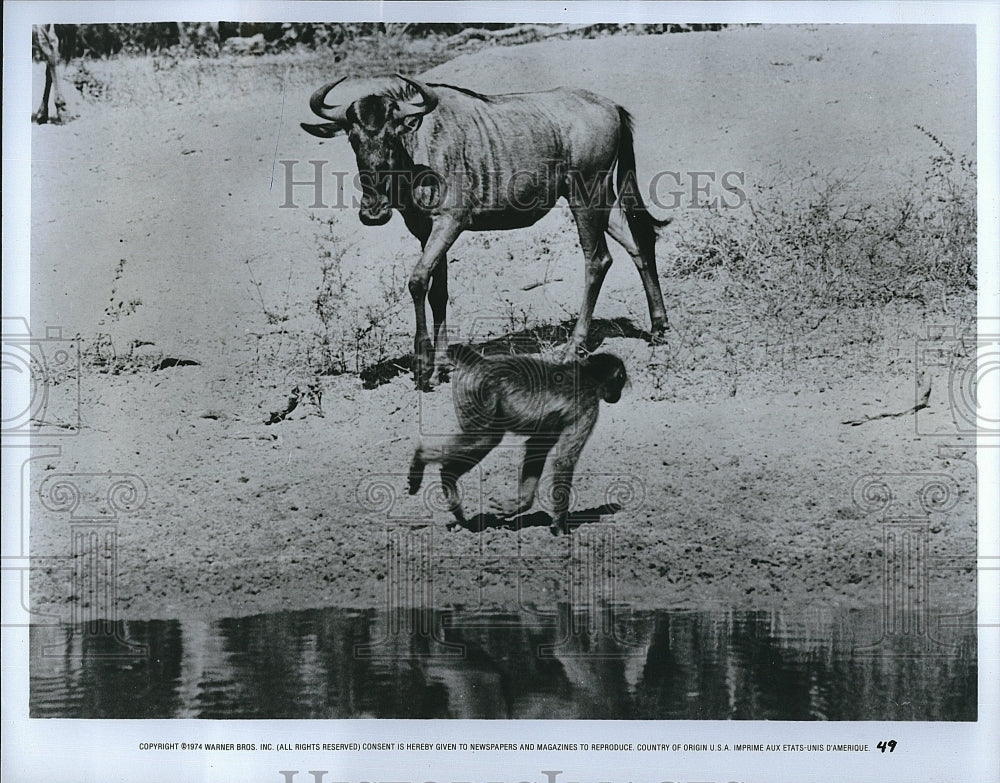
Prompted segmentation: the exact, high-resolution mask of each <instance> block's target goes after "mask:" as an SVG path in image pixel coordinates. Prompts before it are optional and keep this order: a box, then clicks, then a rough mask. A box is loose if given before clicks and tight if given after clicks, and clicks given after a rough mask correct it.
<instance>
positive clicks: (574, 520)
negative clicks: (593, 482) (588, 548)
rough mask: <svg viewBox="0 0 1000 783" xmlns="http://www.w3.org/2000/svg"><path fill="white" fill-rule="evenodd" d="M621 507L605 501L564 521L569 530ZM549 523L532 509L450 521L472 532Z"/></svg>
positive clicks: (619, 509) (546, 515)
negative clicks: (463, 521) (460, 521)
mask: <svg viewBox="0 0 1000 783" xmlns="http://www.w3.org/2000/svg"><path fill="white" fill-rule="evenodd" d="M621 508H622V507H621V505H620V504H618V503H605V504H604V505H603V506H597V507H596V508H588V509H583V510H582V511H574V512H572V513H571V514H570V515H569V518H568V519H567V520H566V521H567V523H568V525H569V528H570V530H573V529H575V528H577V527H579V526H580V525H586V524H593V523H594V522H600V521H601V517H602V516H608V515H611V514H616V513H617V512H619V511H621ZM551 524H552V517H550V516H549V515H548V514H546V513H545V512H544V511H532V512H529V513H527V514H519V515H517V516H516V517H501V516H499V515H497V514H493V513H490V512H488V511H487V512H485V513H482V514H476V515H475V516H474V517H472V518H471V519H468V520H466V522H465V524H464V525H462V524H460V523H458V522H454V523H452V525H453V526H458V527H462V528H465V529H466V530H471V531H472V532H473V533H479V532H481V531H483V530H490V529H493V528H505V529H507V530H524V529H526V528H529V527H549V525H551Z"/></svg>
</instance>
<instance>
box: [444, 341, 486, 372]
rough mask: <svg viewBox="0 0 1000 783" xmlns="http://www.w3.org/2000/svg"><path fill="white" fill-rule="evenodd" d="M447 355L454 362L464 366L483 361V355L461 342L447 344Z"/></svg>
mask: <svg viewBox="0 0 1000 783" xmlns="http://www.w3.org/2000/svg"><path fill="white" fill-rule="evenodd" d="M448 356H450V357H451V359H452V361H454V362H455V363H456V364H458V365H460V366H465V367H471V366H472V365H474V364H478V363H479V362H481V361H484V359H483V355H482V354H481V353H479V351H477V350H475V349H474V348H471V347H470V346H468V345H461V344H459V345H450V346H448Z"/></svg>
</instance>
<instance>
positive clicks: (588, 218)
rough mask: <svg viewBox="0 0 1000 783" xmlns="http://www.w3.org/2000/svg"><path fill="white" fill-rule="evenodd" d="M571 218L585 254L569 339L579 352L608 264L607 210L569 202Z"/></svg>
mask: <svg viewBox="0 0 1000 783" xmlns="http://www.w3.org/2000/svg"><path fill="white" fill-rule="evenodd" d="M570 209H571V210H572V211H573V219H574V220H575V221H576V229H577V233H578V234H579V235H580V246H581V247H582V248H583V257H584V284H583V285H584V287H583V304H582V305H581V306H580V315H579V316H578V317H577V319H576V327H575V328H574V329H573V335H572V337H571V338H570V343H569V349H570V350H576V351H580V350H581V349H582V348H583V347H584V345H585V344H586V342H587V332H588V331H589V330H590V319H591V317H592V316H593V315H594V306H595V305H596V304H597V297H598V295H599V294H600V293H601V285H602V284H603V283H604V276H605V275H606V274H607V273H608V268H609V267H610V266H611V253H610V252H608V243H607V240H605V238H604V232H605V230H606V229H607V225H608V218H607V211H606V210H601V209H599V208H593V207H590V206H587V205H581V204H573V203H571V204H570Z"/></svg>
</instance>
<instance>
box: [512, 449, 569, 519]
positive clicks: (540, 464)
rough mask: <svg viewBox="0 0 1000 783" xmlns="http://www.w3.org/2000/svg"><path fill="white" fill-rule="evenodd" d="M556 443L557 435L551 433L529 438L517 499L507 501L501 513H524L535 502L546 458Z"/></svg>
mask: <svg viewBox="0 0 1000 783" xmlns="http://www.w3.org/2000/svg"><path fill="white" fill-rule="evenodd" d="M555 443H556V436H554V435H551V434H545V435H533V436H532V437H530V438H528V442H527V444H526V445H525V450H524V462H523V463H522V464H521V479H520V482H519V483H518V486H517V500H516V501H514V503H505V504H504V505H503V506H502V507H501V511H500V513H501V514H503V515H504V516H509V517H512V516H515V515H516V514H523V513H524V512H525V511H527V510H528V509H529V508H531V507H532V505H534V503H535V493H536V492H537V490H538V480H539V479H540V478H541V477H542V470H544V468H545V460H546V459H547V458H548V456H549V452H550V451H551V450H552V447H553V446H554V445H555Z"/></svg>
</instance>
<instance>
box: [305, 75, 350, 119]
mask: <svg viewBox="0 0 1000 783" xmlns="http://www.w3.org/2000/svg"><path fill="white" fill-rule="evenodd" d="M346 78H347V77H346V76H344V77H342V78H340V79H337V81H335V82H330V83H329V84H324V85H323V86H322V87H320V88H319V89H318V90H316V92H314V93H313V94H312V97H311V98H310V99H309V108H310V109H312V110H313V114H316V115H318V116H320V117H323V118H324V119H327V120H333V121H334V122H338V123H340V124H341V125H347V109H346V108H344V107H342V106H330V105H328V104H327V102H326V96H327V95H328V94H329V92H330V90H332V89H333V88H334V87H336V86H337V85H338V84H340V83H341V82H342V81H344V79H346Z"/></svg>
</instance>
